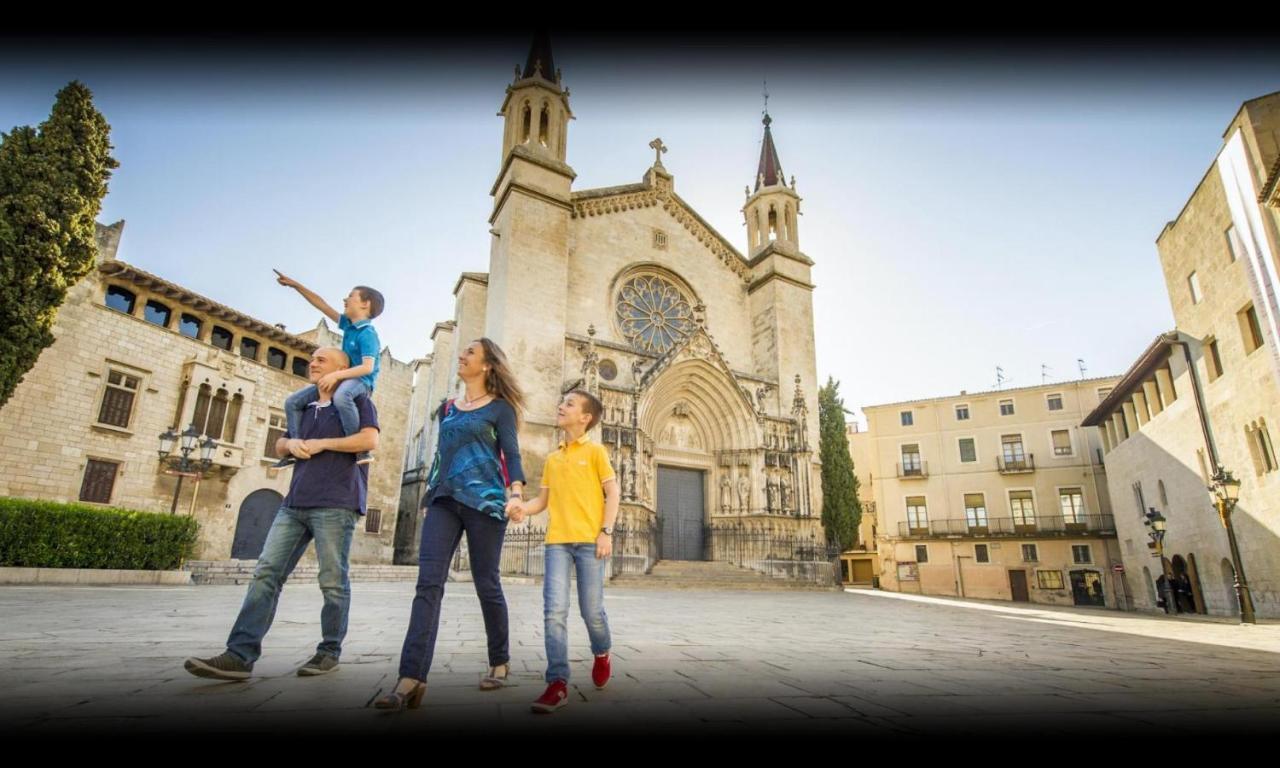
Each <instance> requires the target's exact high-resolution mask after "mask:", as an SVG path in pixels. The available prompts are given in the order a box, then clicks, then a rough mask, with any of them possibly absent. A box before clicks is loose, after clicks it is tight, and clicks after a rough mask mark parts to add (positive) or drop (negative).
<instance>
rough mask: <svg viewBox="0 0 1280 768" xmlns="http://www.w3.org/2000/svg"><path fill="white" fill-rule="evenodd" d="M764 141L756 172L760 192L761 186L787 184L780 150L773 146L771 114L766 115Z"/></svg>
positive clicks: (757, 189) (766, 113)
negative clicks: (770, 128)
mask: <svg viewBox="0 0 1280 768" xmlns="http://www.w3.org/2000/svg"><path fill="white" fill-rule="evenodd" d="M761 122H763V123H764V141H763V142H761V144H760V168H759V170H757V171H756V188H755V191H757V192H758V191H760V187H761V184H762V182H763V186H766V187H772V186H775V185H776V184H778V183H779V181H781V183H783V184H785V183H786V177H785V176H784V175H783V173H782V161H781V160H779V159H778V148H777V147H775V146H774V145H773V132H772V131H770V130H769V126H770V124H772V123H773V118H772V117H769V112H768V111H767V110H766V111H765V113H764V120H763V121H761Z"/></svg>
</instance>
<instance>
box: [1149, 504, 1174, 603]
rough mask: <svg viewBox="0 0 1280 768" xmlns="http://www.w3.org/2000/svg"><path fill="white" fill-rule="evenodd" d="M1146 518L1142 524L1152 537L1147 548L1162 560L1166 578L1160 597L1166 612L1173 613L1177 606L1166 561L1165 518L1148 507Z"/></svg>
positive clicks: (1161, 567) (1162, 572) (1161, 570)
mask: <svg viewBox="0 0 1280 768" xmlns="http://www.w3.org/2000/svg"><path fill="white" fill-rule="evenodd" d="M1144 517H1145V518H1146V519H1145V520H1143V521H1142V524H1143V525H1145V526H1147V528H1149V529H1150V530H1148V531H1147V535H1148V536H1150V537H1151V541H1149V542H1147V547H1149V548H1150V549H1151V556H1152V557H1158V558H1160V575H1161V576H1163V577H1164V582H1163V583H1164V588H1163V589H1162V590H1161V593H1162V594H1161V595H1160V597H1161V598H1162V599H1163V600H1164V612H1165V613H1172V612H1173V611H1171V610H1170V609H1174V610H1176V607H1177V606H1176V603H1174V601H1173V584H1171V583H1170V581H1169V566H1168V561H1166V560H1165V559H1164V532H1165V517H1164V515H1162V514H1160V512H1159V511H1158V510H1156V508H1155V507H1148V508H1147V512H1146V513H1145V514H1144Z"/></svg>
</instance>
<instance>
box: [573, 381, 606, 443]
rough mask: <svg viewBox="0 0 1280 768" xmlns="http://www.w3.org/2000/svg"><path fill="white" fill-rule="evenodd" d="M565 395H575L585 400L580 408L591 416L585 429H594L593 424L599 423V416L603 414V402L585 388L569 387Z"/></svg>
mask: <svg viewBox="0 0 1280 768" xmlns="http://www.w3.org/2000/svg"><path fill="white" fill-rule="evenodd" d="M565 395H566V396H567V395H577V396H578V397H581V398H582V399H583V400H584V401H585V402H584V403H583V405H582V410H584V411H586V412H587V415H588V416H590V417H591V421H590V422H589V423H588V424H587V431H588V432H590V431H591V430H592V429H595V426H596V425H597V424H599V423H600V417H601V416H603V415H604V404H603V403H601V402H600V398H598V397H596V396H595V395H593V394H591V393H590V392H588V391H587V390H585V389H571V390H569V391H568V392H566V393H565Z"/></svg>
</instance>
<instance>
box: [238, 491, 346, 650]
mask: <svg viewBox="0 0 1280 768" xmlns="http://www.w3.org/2000/svg"><path fill="white" fill-rule="evenodd" d="M358 517H359V513H357V512H356V511H355V510H351V509H335V508H330V507H312V508H308V509H294V508H292V507H281V508H280V511H278V512H276V519H275V520H274V521H272V523H271V530H270V531H268V532H267V540H266V542H265V543H263V545H262V554H261V555H260V556H259V557H258V567H257V569H256V570H255V571H254V572H253V581H251V582H249V591H248V592H247V593H246V594H245V596H244V605H242V606H241V607H240V615H239V616H237V617H236V623H235V625H234V626H233V627H232V628H231V635H230V636H229V637H228V638H227V650H228V651H230V652H231V653H232V654H234V655H235V656H237V657H239V658H240V659H241V660H242V661H244V662H245V663H247V664H252V663H254V662H255V661H257V660H258V657H259V656H261V655H262V638H263V637H265V636H266V634H267V630H268V629H270V628H271V622H272V620H273V619H275V616H276V606H277V605H278V604H279V602H280V591H281V590H282V589H283V588H284V583H285V580H286V579H288V578H289V574H291V573H293V569H294V566H296V565H297V564H298V560H299V558H301V557H302V553H303V552H305V551H306V549H307V545H308V544H310V543H311V540H312V539H315V542H316V560H317V561H318V562H319V565H320V579H319V580H320V591H321V592H322V593H324V608H322V609H321V610H320V632H321V635H322V636H323V638H324V639H323V640H322V641H321V642H320V645H318V646H316V651H317V652H318V653H324V654H328V655H330V656H332V657H334V658H335V659H336V658H338V656H340V655H341V654H342V638H344V637H346V635H347V612H348V609H349V608H350V607H351V581H350V579H349V578H348V575H349V565H350V556H351V537H352V534H353V532H354V531H355V528H356V518H358Z"/></svg>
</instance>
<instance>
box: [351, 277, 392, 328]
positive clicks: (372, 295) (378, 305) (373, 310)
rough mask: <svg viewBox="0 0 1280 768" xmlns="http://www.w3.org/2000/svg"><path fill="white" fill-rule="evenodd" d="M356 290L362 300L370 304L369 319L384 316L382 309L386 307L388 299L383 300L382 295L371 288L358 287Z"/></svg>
mask: <svg viewBox="0 0 1280 768" xmlns="http://www.w3.org/2000/svg"><path fill="white" fill-rule="evenodd" d="M356 290H357V291H359V292H360V298H361V299H363V300H365V301H367V302H369V319H370V320H372V319H373V318H375V317H377V316H378V315H380V314H382V308H383V307H384V306H386V303H387V302H386V299H383V298H382V293H380V292H379V291H376V290H374V289H373V288H370V287H369V286H367V285H357V286H356Z"/></svg>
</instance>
